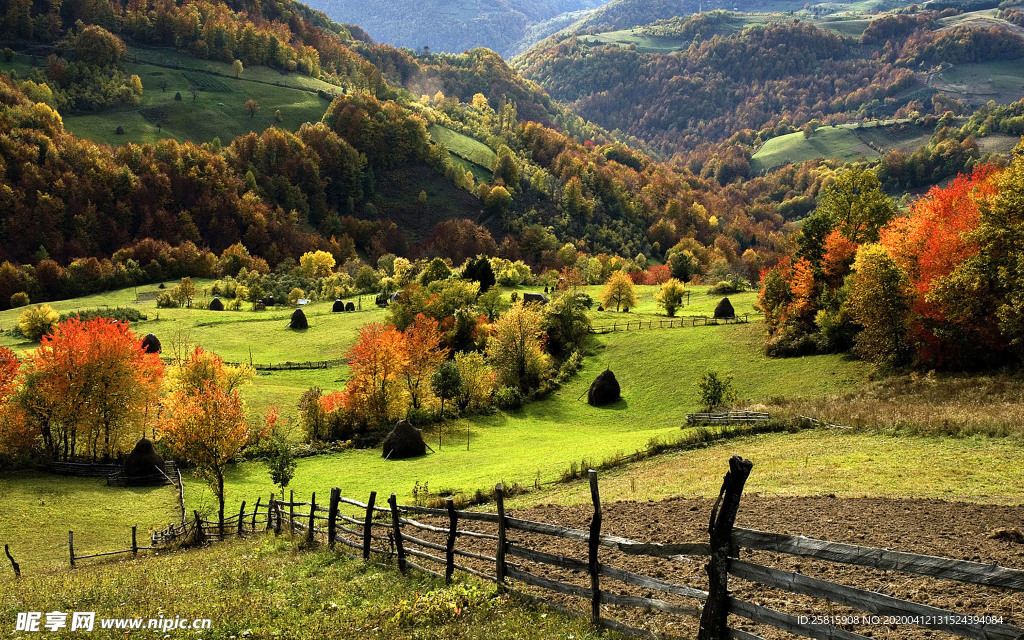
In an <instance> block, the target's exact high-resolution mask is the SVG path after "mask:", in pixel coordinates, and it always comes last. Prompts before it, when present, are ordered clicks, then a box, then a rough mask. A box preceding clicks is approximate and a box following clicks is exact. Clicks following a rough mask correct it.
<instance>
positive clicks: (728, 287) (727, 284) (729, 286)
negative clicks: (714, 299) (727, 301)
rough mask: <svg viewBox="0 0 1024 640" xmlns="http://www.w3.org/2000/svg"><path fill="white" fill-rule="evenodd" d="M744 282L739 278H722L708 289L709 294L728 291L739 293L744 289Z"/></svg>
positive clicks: (719, 293)
mask: <svg viewBox="0 0 1024 640" xmlns="http://www.w3.org/2000/svg"><path fill="white" fill-rule="evenodd" d="M746 290H747V286H746V284H745V283H744V282H743V281H742V280H740V279H739V278H733V279H732V280H722V281H720V282H719V283H718V284H716V285H715V286H713V287H711V288H710V289H708V295H709V296H716V295H723V294H724V295H728V294H730V293H740V292H741V291H746Z"/></svg>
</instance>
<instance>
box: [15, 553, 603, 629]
mask: <svg viewBox="0 0 1024 640" xmlns="http://www.w3.org/2000/svg"><path fill="white" fill-rule="evenodd" d="M86 562H88V561H86ZM94 562H95V561H94ZM8 573H9V572H8ZM83 610H88V611H93V612H95V614H96V627H95V630H94V631H93V632H89V633H83V632H78V631H76V632H70V631H67V632H66V633H67V635H66V636H65V635H64V634H61V637H77V636H82V635H87V636H88V637H90V638H104V639H105V638H124V637H126V636H131V637H135V636H141V637H161V636H162V637H189V638H221V639H225V640H226V639H229V638H276V637H280V638H310V637H315V638H324V639H326V640H347V639H349V638H378V639H382V640H383V639H387V640H391V639H411V638H417V639H424V640H427V639H437V640H447V639H449V638H479V639H481V640H482V639H487V638H493V639H494V640H499V639H508V640H532V639H536V640H546V639H550V638H577V639H579V640H592V639H595V638H598V637H602V638H603V637H608V638H611V639H612V640H615V639H617V638H618V637H619V636H618V635H617V634H615V633H611V634H609V635H607V636H606V635H605V634H604V633H598V632H597V631H595V630H593V629H592V628H590V626H589V623H588V622H587V621H586V620H585V619H580V618H576V619H569V618H567V617H565V616H563V615H560V614H557V613H555V612H553V611H549V610H547V609H544V610H541V609H538V608H535V607H529V606H524V605H522V604H519V603H518V602H514V601H512V600H509V599H508V597H499V596H497V595H496V594H495V593H494V591H493V589H490V588H486V587H482V586H480V585H479V583H475V582H462V581H460V582H457V583H456V584H455V585H452V586H450V587H446V586H444V583H443V582H441V581H438V580H434V579H430V578H425V577H422V576H417V577H408V578H406V577H402V576H400V575H399V574H398V572H396V571H393V570H392V569H390V568H385V567H381V566H379V565H377V564H364V563H363V562H362V561H356V560H353V559H351V558H349V557H347V556H344V555H340V554H337V553H333V552H328V551H326V550H322V549H319V550H313V551H308V550H306V551H304V550H300V549H298V548H296V547H295V546H292V545H290V544H289V543H288V542H287V541H286V540H285V539H283V538H280V539H273V538H269V537H264V536H256V537H253V538H250V539H245V540H234V541H231V542H226V543H223V544H217V545H214V546H211V547H207V548H204V549H196V550H189V551H179V552H175V553H170V554H163V553H162V554H161V555H160V556H159V557H155V558H147V559H145V560H138V561H135V562H131V561H127V562H124V563H104V564H101V565H99V566H94V567H84V568H79V569H77V570H75V571H74V572H66V571H65V572H61V573H54V574H53V575H44V576H39V575H38V574H35V573H34V572H33V573H31V574H28V573H27V574H26V576H25V578H23V579H22V580H18V581H14V580H13V579H11V578H9V577H8V576H7V575H4V577H3V578H0V620H3V623H4V625H5V627H8V623H10V626H9V627H8V628H10V629H13V628H14V620H16V618H17V614H18V613H19V612H24V611H64V612H67V611H83ZM175 617H180V618H184V619H187V620H188V621H189V622H192V621H193V620H196V619H209V620H210V622H211V624H210V627H209V629H208V630H204V631H200V632H192V631H190V630H175V631H174V632H172V635H164V634H160V633H156V632H153V631H133V632H126V631H125V630H123V629H122V630H118V631H114V630H101V629H100V619H102V618H142V619H143V625H145V624H148V621H149V619H157V620H159V619H160V618H165V619H173V618H175Z"/></svg>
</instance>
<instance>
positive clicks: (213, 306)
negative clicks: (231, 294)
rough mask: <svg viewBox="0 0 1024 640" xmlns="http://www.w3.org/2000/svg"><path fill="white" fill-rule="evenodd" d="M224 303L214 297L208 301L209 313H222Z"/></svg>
mask: <svg viewBox="0 0 1024 640" xmlns="http://www.w3.org/2000/svg"><path fill="white" fill-rule="evenodd" d="M223 310H224V303H223V302H221V301H220V298H217V297H214V299H213V300H210V311H223Z"/></svg>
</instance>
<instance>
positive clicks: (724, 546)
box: [697, 456, 754, 640]
mask: <svg viewBox="0 0 1024 640" xmlns="http://www.w3.org/2000/svg"><path fill="white" fill-rule="evenodd" d="M753 466H754V463H752V462H751V461H750V460H744V459H743V458H741V457H740V456H733V457H732V458H730V459H729V472H728V473H726V474H725V479H724V480H723V481H722V489H721V490H720V491H719V492H718V500H717V501H715V506H714V508H713V509H712V510H711V520H710V522H709V523H708V533H709V534H710V535H711V559H710V560H709V561H708V564H707V566H706V567H705V570H706V571H707V574H708V599H707V601H706V602H705V603H704V610H703V611H702V612H701V615H700V631H698V633H697V640H725V639H726V638H728V637H729V630H728V628H727V626H726V620H727V618H728V616H729V557H730V554H731V553H732V527H733V524H735V522H736V512H737V511H739V508H740V496H741V495H743V485H744V484H745V483H746V482H747V477H748V476H749V475H750V469H751V467H753Z"/></svg>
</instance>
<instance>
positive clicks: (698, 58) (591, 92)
mask: <svg viewBox="0 0 1024 640" xmlns="http://www.w3.org/2000/svg"><path fill="white" fill-rule="evenodd" d="M727 18H728V14H723V13H718V14H705V15H701V16H697V17H694V18H691V19H690V20H688V21H686V22H683V23H682V24H676V25H675V30H674V31H673V32H671V33H668V35H675V36H676V37H680V38H683V37H684V36H685V38H684V39H683V40H681V41H680V44H681V49H680V50H679V51H678V52H676V53H671V54H663V53H649V52H643V51H639V50H638V49H637V47H636V46H628V47H625V46H623V47H620V46H615V45H605V44H599V43H598V44H591V43H589V42H588V41H587V39H586V38H583V37H577V36H559V37H557V38H555V39H552V40H550V41H548V42H546V43H544V44H543V45H541V46H538V47H536V48H534V49H533V50H531V51H530V52H528V53H527V54H525V55H524V56H522V57H520V58H518V59H517V60H516V63H515V66H516V68H517V69H519V70H520V71H521V72H522V73H523V75H524V76H525V77H527V78H530V79H532V80H535V81H537V82H538V83H540V84H541V86H542V87H544V88H545V89H546V90H547V91H548V92H549V93H550V94H551V96H552V97H553V98H555V99H556V100H561V101H565V102H567V103H569V104H570V105H571V106H572V107H573V108H574V110H575V111H576V112H577V113H579V114H580V115H581V116H583V117H584V118H586V119H588V120H592V121H594V122H596V123H598V124H600V125H601V126H604V127H606V128H608V129H619V130H621V131H623V132H625V133H626V134H629V135H632V136H636V137H637V138H640V139H642V140H645V141H647V142H649V143H650V144H652V145H654V146H655V147H656V148H657V149H659V150H660V151H661V152H663V153H665V154H669V155H670V154H671V153H673V152H675V151H676V150H679V149H680V148H683V149H693V148H696V147H697V146H699V145H700V144H701V143H705V142H714V141H722V140H725V139H727V138H729V137H730V136H732V135H733V134H734V133H736V132H740V131H743V130H751V131H752V132H753V133H754V134H756V136H755V137H754V140H755V142H754V144H755V146H757V144H759V141H761V140H766V139H768V138H770V137H773V136H775V135H779V134H780V133H788V132H790V131H792V130H794V127H797V128H798V127H802V126H804V125H805V124H807V123H809V122H812V121H816V122H818V123H819V124H820V123H836V122H845V121H847V120H861V119H869V118H882V117H892V116H894V115H898V114H905V113H908V112H910V111H916V112H918V113H921V114H925V113H934V114H936V115H941V114H943V113H944V112H946V111H949V110H952V111H953V112H954V113H969V109H968V108H967V107H966V106H965V105H963V104H959V103H958V101H957V100H954V99H951V98H949V97H948V96H944V95H942V94H941V93H938V92H937V91H936V90H934V89H933V88H931V87H929V86H927V78H926V76H925V75H924V74H923V73H922V72H923V71H927V70H930V69H933V68H935V67H937V66H939V65H942V64H964V63H977V62H988V61H997V60H1017V59H1020V58H1021V57H1024V39H1022V38H1021V36H1020V35H1019V34H1018V33H1017V32H1016V31H1017V29H1016V27H1015V26H1014V25H1012V24H1009V23H1007V22H1003V25H1002V26H1000V25H999V24H987V25H985V26H973V27H972V26H958V27H952V28H939V25H937V24H935V21H936V20H937V19H938V18H939V14H937V13H934V12H932V13H925V14H920V15H912V16H909V17H908V16H893V17H886V18H882V19H878V20H875V21H873V22H872V23H871V25H870V26H869V28H868V29H867V30H866V31H865V32H864V35H863V37H862V38H861V40H860V41H856V40H853V39H851V38H849V37H844V36H841V35H839V34H837V33H835V32H832V31H827V30H823V29H821V28H818V27H816V26H814V25H812V24H809V23H806V22H801V21H799V20H794V21H793V22H791V23H784V24H771V25H760V26H753V27H750V28H747V29H745V30H743V31H741V32H739V33H727V34H721V33H716V25H715V21H716V20H724V19H727ZM996 22H998V21H996ZM663 31H664V29H663Z"/></svg>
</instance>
